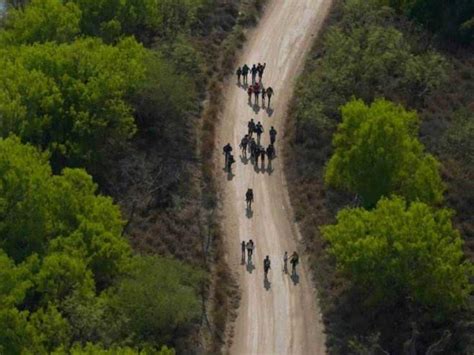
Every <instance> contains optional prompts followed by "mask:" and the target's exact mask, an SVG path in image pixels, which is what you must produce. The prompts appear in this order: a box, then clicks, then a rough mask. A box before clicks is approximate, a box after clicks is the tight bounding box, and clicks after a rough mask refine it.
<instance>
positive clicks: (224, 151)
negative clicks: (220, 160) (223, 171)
mask: <svg viewBox="0 0 474 355" xmlns="http://www.w3.org/2000/svg"><path fill="white" fill-rule="evenodd" d="M230 153H232V146H231V145H230V143H227V144H226V145H225V146H224V148H222V154H224V156H225V162H224V166H225V167H226V168H227V165H228V163H229V156H230Z"/></svg>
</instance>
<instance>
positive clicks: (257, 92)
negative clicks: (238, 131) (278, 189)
mask: <svg viewBox="0 0 474 355" xmlns="http://www.w3.org/2000/svg"><path fill="white" fill-rule="evenodd" d="M266 66H267V64H266V63H263V64H261V63H258V64H253V65H252V67H249V66H248V65H247V64H244V65H243V66H242V67H239V68H237V70H236V75H237V82H238V84H239V85H243V86H244V88H245V87H246V88H247V94H248V101H249V104H251V101H252V95H254V98H255V104H258V102H259V98H260V96H261V99H262V105H263V106H264V107H265V100H266V99H267V98H268V107H270V102H271V98H272V96H273V94H274V92H273V89H272V87H267V88H265V87H264V86H263V83H262V78H263V74H264V72H265V68H266ZM249 74H250V75H251V80H252V82H251V84H250V85H249V82H248V76H249ZM257 77H258V80H257ZM264 132H265V129H264V127H263V124H262V123H261V122H260V121H258V122H255V120H254V119H253V118H252V119H250V121H249V122H248V124H247V133H246V134H245V135H244V136H243V137H242V139H241V140H240V144H239V148H240V150H241V154H242V159H247V154H248V153H249V154H250V160H251V162H252V163H253V164H255V167H256V168H257V167H258V163H259V161H261V164H262V168H264V167H265V158H266V157H267V158H268V166H269V169H270V167H271V161H272V159H274V158H275V142H276V136H277V131H276V129H275V127H273V126H271V128H270V129H269V131H268V134H269V138H270V143H269V144H268V146H267V147H265V146H264V145H263V143H262V134H263V133H264ZM232 152H233V148H232V146H231V144H230V143H227V144H226V145H225V146H224V147H223V154H224V156H225V170H226V171H227V172H228V173H229V174H231V173H232V165H233V164H234V163H235V158H234V156H233V154H232ZM253 201H254V192H253V189H252V188H249V189H248V190H247V192H246V193H245V202H246V208H247V212H250V214H248V216H249V218H250V217H251V211H252V203H253ZM254 250H255V243H254V241H253V240H252V239H250V240H249V241H242V242H241V252H242V264H245V258H246V256H247V265H249V266H251V265H252V257H253V253H254ZM288 261H289V262H290V264H291V266H292V275H295V274H296V266H297V265H298V263H299V256H298V253H297V252H296V251H295V252H293V254H292V255H291V257H289V256H288V252H286V251H285V253H284V255H283V271H284V272H285V273H288ZM270 269H271V261H270V256H269V255H267V256H266V257H265V258H264V260H263V270H264V273H265V282H268V281H267V277H268V272H269V271H270Z"/></svg>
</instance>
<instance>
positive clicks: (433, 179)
mask: <svg viewBox="0 0 474 355" xmlns="http://www.w3.org/2000/svg"><path fill="white" fill-rule="evenodd" d="M417 133H418V117H417V115H416V114H415V113H414V112H407V111H405V110H404V109H403V108H402V107H400V106H397V105H394V104H393V103H391V102H389V101H385V100H375V101H374V103H372V105H371V106H366V105H365V104H364V102H363V101H361V100H354V101H351V102H349V103H347V104H346V105H344V106H343V107H342V123H341V124H340V125H339V126H338V130H337V132H336V134H335V135H334V139H333V143H334V154H333V156H332V157H331V159H330V160H329V163H328V166H327V169H326V175H325V179H326V182H327V183H328V184H330V185H332V186H335V187H340V188H345V189H347V190H349V191H352V192H355V193H357V194H359V195H360V197H361V198H362V201H363V203H364V205H366V206H373V205H375V204H376V203H377V201H378V200H379V198H380V197H382V196H389V195H390V194H391V193H394V192H396V193H400V194H402V195H403V196H405V197H406V198H407V199H408V200H410V201H414V200H421V201H424V202H427V203H438V202H440V201H441V200H442V192H443V185H442V182H441V177H440V176H439V173H438V169H439V163H438V162H437V161H436V159H435V158H434V157H433V156H431V155H429V154H426V153H424V151H423V146H422V144H421V143H420V142H419V141H418V138H417Z"/></svg>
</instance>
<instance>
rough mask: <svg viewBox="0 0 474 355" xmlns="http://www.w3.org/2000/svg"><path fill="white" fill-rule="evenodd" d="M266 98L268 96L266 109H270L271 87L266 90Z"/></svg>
mask: <svg viewBox="0 0 474 355" xmlns="http://www.w3.org/2000/svg"><path fill="white" fill-rule="evenodd" d="M267 96H268V108H270V101H271V99H272V96H273V88H272V87H271V86H269V87H268V88H267Z"/></svg>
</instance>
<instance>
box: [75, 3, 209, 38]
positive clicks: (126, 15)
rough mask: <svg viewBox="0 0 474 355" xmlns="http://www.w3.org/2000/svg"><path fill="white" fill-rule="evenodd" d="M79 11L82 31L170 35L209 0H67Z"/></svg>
mask: <svg viewBox="0 0 474 355" xmlns="http://www.w3.org/2000/svg"><path fill="white" fill-rule="evenodd" d="M67 2H72V3H75V4H77V5H78V7H79V8H80V9H81V11H82V17H81V31H82V33H84V34H86V35H90V36H100V37H104V38H105V39H114V38H116V37H117V36H119V35H120V34H121V33H125V34H136V35H138V34H142V33H143V32H144V31H145V32H147V33H148V34H150V35H158V36H160V37H165V38H169V37H171V38H173V37H174V36H176V35H177V34H178V33H180V32H183V31H187V30H189V29H190V27H191V25H192V24H193V23H195V21H197V15H198V11H199V10H200V9H201V8H202V7H204V6H205V5H206V4H208V3H209V2H210V1H208V0H179V1H176V0H146V1H137V0H125V1H116V0H68V1H67Z"/></svg>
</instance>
